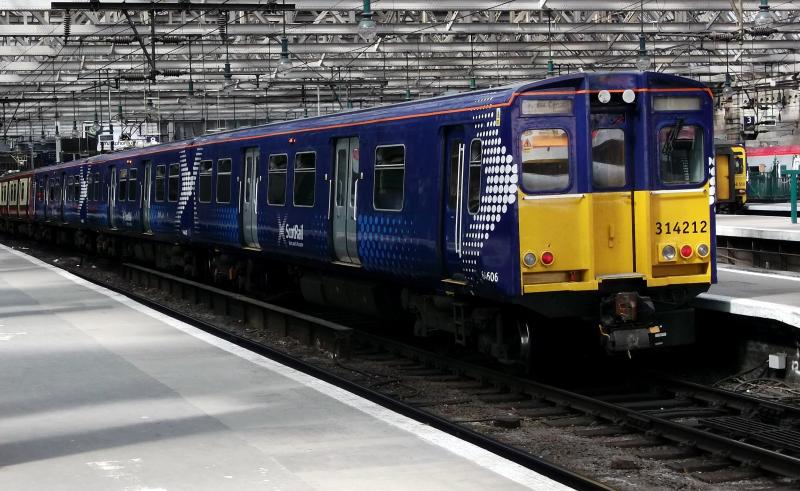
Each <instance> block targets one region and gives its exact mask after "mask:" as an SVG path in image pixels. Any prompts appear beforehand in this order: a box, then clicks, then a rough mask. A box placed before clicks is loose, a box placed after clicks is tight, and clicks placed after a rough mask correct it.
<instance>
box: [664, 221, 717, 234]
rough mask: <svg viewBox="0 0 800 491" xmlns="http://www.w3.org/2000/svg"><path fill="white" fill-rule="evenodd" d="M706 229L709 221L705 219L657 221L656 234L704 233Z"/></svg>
mask: <svg viewBox="0 0 800 491" xmlns="http://www.w3.org/2000/svg"><path fill="white" fill-rule="evenodd" d="M706 230H708V222H707V221H705V220H701V221H699V222H698V221H692V222H687V221H684V222H656V235H661V234H664V235H672V234H697V233H700V234H704V233H706Z"/></svg>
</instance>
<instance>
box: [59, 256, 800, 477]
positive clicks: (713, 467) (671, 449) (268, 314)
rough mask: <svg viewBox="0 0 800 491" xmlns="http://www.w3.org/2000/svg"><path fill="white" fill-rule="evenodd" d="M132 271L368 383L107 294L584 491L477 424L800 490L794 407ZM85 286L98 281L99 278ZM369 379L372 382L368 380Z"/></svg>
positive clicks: (798, 415) (799, 424)
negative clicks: (538, 428)
mask: <svg viewBox="0 0 800 491" xmlns="http://www.w3.org/2000/svg"><path fill="white" fill-rule="evenodd" d="M123 269H124V271H125V276H126V278H128V279H129V280H130V281H132V282H134V283H135V284H138V285H140V286H144V287H146V288H158V289H160V290H165V291H168V292H170V293H171V294H173V295H176V296H178V297H180V298H183V299H185V300H188V301H190V302H194V303H202V304H205V305H206V306H208V307H211V308H212V309H213V310H215V311H218V312H222V313H225V314H227V315H233V316H235V317H238V318H239V320H240V321H241V322H242V323H243V324H244V325H248V324H251V325H256V324H262V325H263V324H264V323H266V324H267V325H269V326H270V327H272V328H274V327H276V326H277V327H278V329H279V330H280V331H282V334H284V335H289V336H292V337H295V338H300V339H303V340H304V341H305V342H306V343H307V344H314V345H317V346H321V347H323V348H325V349H328V350H330V351H331V352H333V353H335V354H336V355H337V359H338V360H342V359H343V358H345V357H347V356H349V355H350V354H352V355H353V357H352V358H351V359H349V360H347V361H340V362H339V363H338V364H337V365H338V366H339V367H340V368H342V369H344V370H345V371H347V370H350V371H353V372H361V373H359V374H358V375H359V376H357V377H349V378H345V377H342V376H341V375H337V374H335V373H333V372H331V371H329V370H325V369H322V368H320V367H319V366H315V365H310V364H308V363H306V362H305V361H303V360H300V359H298V358H295V357H292V356H291V355H287V354H286V353H283V352H281V351H277V350H275V349H272V348H270V347H267V346H265V345H263V344H262V343H259V342H256V341H253V340H252V339H249V338H248V337H246V336H243V335H240V334H237V333H233V332H230V331H229V330H226V329H222V328H220V327H218V326H216V325H215V324H213V323H210V322H207V321H205V320H202V319H199V318H197V316H194V315H191V314H187V313H185V312H181V311H179V310H176V309H175V308H172V307H170V306H168V305H166V304H165V303H163V302H157V301H154V300H153V299H152V298H150V297H149V296H147V295H142V294H140V293H137V292H135V291H133V290H130V289H123V288H119V287H114V286H113V285H107V284H106V285H104V286H107V287H109V286H110V287H111V288H112V289H114V290H116V291H118V292H120V293H123V294H125V295H128V296H130V297H132V298H134V299H135V300H137V301H139V302H142V303H144V304H147V305H149V306H151V307H153V308H155V309H157V310H159V311H162V312H165V313H167V314H169V315H171V316H174V317H177V318H180V319H182V320H184V321H186V322H188V323H191V324H193V325H195V326H197V327H199V328H201V329H203V330H206V331H208V332H212V333H214V334H216V335H218V336H220V337H223V338H225V339H228V340H229V341H232V342H234V343H236V344H239V345H241V346H244V347H246V348H248V349H251V350H253V351H255V352H258V353H261V354H264V355H265V356H269V357H270V358H273V359H276V360H278V361H280V362H282V363H285V364H287V365H289V366H292V367H294V368H297V369H299V370H302V371H304V372H306V373H309V374H312V375H314V376H316V377H318V378H320V379H323V380H326V381H328V382H331V383H334V384H336V385H338V386H340V387H344V388H346V389H348V390H350V391H352V392H354V393H357V394H359V395H362V396H364V397H366V398H368V399H370V400H373V401H375V402H377V403H379V404H381V405H384V406H386V407H388V408H391V409H392V410H395V411H397V412H399V413H401V414H404V415H407V416H409V417H412V418H414V419H417V420H418V421H422V422H424V423H426V424H430V425H432V426H435V427H437V428H439V429H442V430H444V431H447V432H448V433H451V434H453V435H456V436H458V437H460V438H463V439H465V440H467V441H470V442H472V443H475V444H477V445H479V446H481V447H483V448H486V449H488V450H491V451H493V452H495V453H497V454H499V455H502V456H504V457H506V458H509V459H510V460H513V461H515V462H517V463H519V464H521V465H524V466H526V467H529V468H531V469H534V470H536V471H538V472H541V473H542V474H544V475H547V476H549V477H552V478H554V479H556V480H559V481H561V482H564V483H565V484H568V485H570V486H573V487H576V488H579V489H608V487H606V486H605V485H603V484H602V483H599V482H597V481H595V480H593V479H591V478H587V477H585V476H581V475H578V474H576V473H574V472H571V471H569V470H567V469H565V468H563V467H560V466H558V465H554V464H552V463H550V462H547V461H546V460H543V459H540V458H538V457H535V456H534V455H531V454H530V453H528V452H526V451H525V450H523V449H520V448H517V447H515V446H513V445H509V444H507V443H504V442H503V441H500V440H498V439H497V438H494V437H492V436H490V435H487V434H484V433H481V432H479V431H476V430H475V429H474V423H488V424H491V425H494V426H497V427H501V428H506V429H512V430H513V429H514V428H516V427H519V426H520V425H521V424H522V422H523V421H525V420H530V419H536V420H539V421H541V422H544V423H545V424H547V425H550V426H553V427H556V428H564V429H565V431H570V432H572V433H573V434H575V435H578V436H580V437H585V438H591V439H596V441H597V442H598V444H610V445H614V446H617V447H619V448H626V449H628V451H629V452H631V453H632V454H634V455H635V456H637V457H644V458H649V459H655V460H659V461H664V465H665V466H666V467H668V468H670V469H673V470H676V471H678V472H681V473H687V474H691V475H692V476H695V477H696V478H697V479H699V480H701V481H703V482H705V483H712V484H719V483H726V482H731V481H742V480H750V479H762V480H763V479H764V478H765V476H766V478H767V479H773V480H775V481H774V482H776V483H777V485H781V486H782V485H786V484H789V485H794V484H796V483H797V482H798V480H800V431H798V430H799V429H800V408H797V407H794V406H788V405H784V404H779V403H775V402H770V401H764V400H761V399H758V398H755V397H750V396H746V395H743V394H739V393H734V392H729V391H725V390H720V389H714V388H711V387H707V386H703V385H699V384H694V383H691V382H686V381H681V380H678V379H673V378H669V377H665V376H662V375H658V374H648V375H647V376H646V377H643V378H638V379H636V380H634V381H630V382H628V383H626V384H624V385H622V386H606V387H591V388H586V389H571V390H567V389H564V388H560V387H556V386H553V385H548V384H544V383H540V382H536V381H534V380H530V379H527V378H520V377H516V376H511V375H509V374H508V373H504V372H502V371H498V370H495V369H493V368H491V367H486V366H483V365H480V364H476V363H471V362H469V361H464V360H457V359H453V358H451V357H445V356H441V355H438V354H436V353H433V352H431V351H428V350H425V349H422V348H419V347H416V346H411V345H409V344H406V343H403V342H399V341H397V340H393V339H388V338H385V337H382V336H376V335H374V334H370V333H367V332H363V331H360V330H357V329H352V328H351V327H350V326H349V325H345V324H347V323H340V322H338V321H337V320H331V319H330V318H324V317H319V316H315V315H308V314H305V313H301V312H297V311H294V310H292V309H289V308H286V307H283V306H279V305H274V304H270V303H266V302H263V301H259V300H255V299H252V298H250V297H247V296H243V295H240V294H237V293H232V292H229V291H226V290H221V289H218V288H214V287H210V286H208V285H203V284H200V283H196V282H193V281H190V280H187V279H184V278H180V277H176V276H173V275H170V274H167V273H163V272H160V271H156V270H151V269H148V268H144V267H141V266H138V265H132V264H125V265H123ZM73 272H75V271H73ZM81 276H83V277H84V278H85V279H87V280H89V281H94V282H97V280H96V278H92V277H89V276H87V275H81ZM358 360H364V361H367V362H368V363H369V364H370V365H371V366H372V367H373V369H372V371H369V372H367V373H365V372H364V371H362V370H359V369H358V368H354V367H352V366H350V365H352V364H353V363H355V362H356V361H358ZM375 366H385V367H386V368H387V369H389V371H391V372H392V373H394V374H395V375H392V376H389V377H386V376H384V377H386V378H387V380H388V382H394V383H395V384H394V385H398V384H397V383H398V382H399V384H400V385H402V384H403V383H407V381H408V380H417V381H420V380H424V381H425V382H426V383H428V384H434V385H439V386H441V387H442V389H443V390H442V393H444V392H445V390H444V389H447V391H446V392H447V393H448V394H452V393H453V391H460V393H462V394H463V396H462V397H456V398H455V399H454V398H453V397H449V398H442V399H440V400H436V398H433V399H427V400H421V399H419V398H418V397H416V394H414V393H413V391H411V392H412V393H411V394H405V395H404V394H401V393H398V392H397V391H396V390H392V389H390V388H389V386H390V385H392V384H391V383H388V382H387V380H380V376H379V377H378V379H379V380H377V381H376V380H375V378H376V377H374V376H373V377H371V375H374V374H375V372H374V367H375ZM359 378H361V379H370V380H367V381H366V382H365V381H364V380H361V381H358V380H357V379H359ZM354 379H356V380H355V381H354ZM392 379H393V380H392ZM474 399H478V400H480V401H481V402H482V403H484V404H488V405H489V406H491V407H494V408H495V409H496V411H495V413H496V416H491V415H490V416H488V417H486V418H483V419H481V420H468V421H465V420H457V419H452V418H451V419H448V418H446V417H442V416H440V415H437V414H435V411H432V409H435V408H436V407H437V406H441V405H450V406H452V405H458V404H460V403H464V402H468V401H470V400H474ZM608 438H613V439H615V440H614V441H613V442H611V443H609V442H607V441H605V440H604V439H608Z"/></svg>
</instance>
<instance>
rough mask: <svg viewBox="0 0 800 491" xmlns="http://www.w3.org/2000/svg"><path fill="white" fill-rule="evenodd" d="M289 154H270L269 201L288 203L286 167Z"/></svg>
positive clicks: (270, 202)
mask: <svg viewBox="0 0 800 491" xmlns="http://www.w3.org/2000/svg"><path fill="white" fill-rule="evenodd" d="M288 162H289V156H288V155H286V154H281V155H270V156H269V187H268V188H267V203H269V204H270V205H284V204H285V203H286V167H287V164H288Z"/></svg>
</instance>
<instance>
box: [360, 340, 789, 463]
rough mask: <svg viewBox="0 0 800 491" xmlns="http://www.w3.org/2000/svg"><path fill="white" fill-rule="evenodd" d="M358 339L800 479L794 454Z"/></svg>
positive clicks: (401, 346)
mask: <svg viewBox="0 0 800 491" xmlns="http://www.w3.org/2000/svg"><path fill="white" fill-rule="evenodd" d="M354 337H355V338H357V339H359V340H362V341H363V340H366V341H369V342H371V343H372V344H374V345H376V346H381V347H383V348H384V349H387V350H388V351H390V352H391V351H394V352H399V353H402V354H403V355H404V356H408V357H411V358H415V359H418V360H420V361H423V360H424V361H425V362H426V363H428V364H431V365H433V366H435V367H437V368H440V369H442V370H449V371H451V372H453V373H455V374H459V375H464V376H467V377H470V378H474V379H476V380H482V381H486V382H492V383H494V384H495V385H497V386H501V387H505V388H508V389H509V390H512V391H517V392H520V393H524V394H527V395H529V396H530V397H532V398H534V399H544V400H547V401H550V402H552V403H554V404H556V405H558V406H563V407H569V408H572V409H575V410H577V411H579V412H582V413H585V414H588V415H591V416H594V417H598V418H602V419H606V420H608V421H612V422H614V423H615V424H619V425H624V426H627V427H629V428H633V429H635V430H638V431H640V432H645V433H648V434H650V435H655V436H660V437H662V438H665V439H667V440H671V441H673V442H676V443H678V444H681V445H685V446H692V447H696V448H699V449H701V450H704V451H707V452H710V453H712V454H714V455H718V456H722V457H725V458H728V459H731V460H734V461H737V462H740V463H741V464H744V465H748V466H752V467H756V468H760V469H764V470H767V471H770V472H774V473H776V474H780V475H783V476H788V477H792V478H800V459H798V458H795V457H791V456H788V455H784V454H781V453H779V452H775V451H772V450H768V449H766V448H762V447H758V446H755V445H751V444H748V443H744V442H740V441H738V440H734V439H731V438H727V437H724V436H720V435H717V434H715V433H710V432H707V431H704V430H702V429H699V428H695V427H692V426H687V425H683V424H680V423H675V422H673V421H670V420H668V419H664V418H660V417H658V416H654V415H651V414H645V413H642V412H640V411H636V410H634V409H628V408H626V407H623V406H619V405H616V404H612V403H608V402H604V401H600V400H597V399H595V398H593V397H590V396H585V395H582V394H578V393H575V392H570V391H568V390H565V389H560V388H558V387H554V386H551V385H547V384H543V383H539V382H535V381H532V380H527V379H522V378H519V377H512V376H509V375H508V374H504V373H501V372H497V371H495V370H492V369H489V368H485V367H479V366H475V365H472V364H468V363H463V362H460V361H457V360H451V359H448V358H445V357H441V356H439V355H435V354H432V353H429V352H427V351H425V350H422V349H419V348H416V347H413V346H408V345H404V344H402V343H398V342H396V341H391V340H386V339H383V338H378V337H376V336H373V335H370V334H365V333H363V332H360V331H355V332H354ZM731 394H735V393H731Z"/></svg>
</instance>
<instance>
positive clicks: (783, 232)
mask: <svg viewBox="0 0 800 491" xmlns="http://www.w3.org/2000/svg"><path fill="white" fill-rule="evenodd" d="M717 237H740V238H749V239H760V240H779V241H783V242H800V223H792V222H791V220H790V219H789V218H787V217H777V216H761V215H717Z"/></svg>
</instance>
